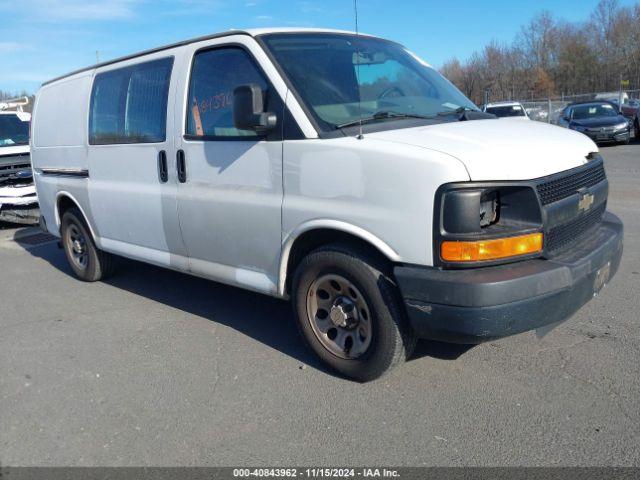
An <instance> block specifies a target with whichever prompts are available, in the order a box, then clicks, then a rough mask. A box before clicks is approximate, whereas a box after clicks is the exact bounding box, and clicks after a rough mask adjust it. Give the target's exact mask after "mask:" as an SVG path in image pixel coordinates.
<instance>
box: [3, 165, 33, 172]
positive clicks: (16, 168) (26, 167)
mask: <svg viewBox="0 0 640 480" xmlns="http://www.w3.org/2000/svg"><path fill="white" fill-rule="evenodd" d="M30 168H31V164H30V163H21V164H13V165H0V173H5V172H14V171H19V170H29V169H30Z"/></svg>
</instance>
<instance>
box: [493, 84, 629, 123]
mask: <svg viewBox="0 0 640 480" xmlns="http://www.w3.org/2000/svg"><path fill="white" fill-rule="evenodd" d="M620 96H622V100H623V103H622V105H623V107H625V108H624V111H623V113H625V114H627V115H628V116H630V117H631V116H632V112H633V107H631V108H628V109H627V108H626V105H632V104H634V102H635V101H640V89H638V90H625V91H624V92H622V95H621V94H620V92H598V93H585V94H581V95H567V96H564V95H563V96H556V97H549V98H539V99H533V100H532V99H527V100H514V101H518V102H520V103H521V104H522V106H523V107H524V109H525V110H526V112H527V114H528V115H529V118H531V120H536V121H539V122H546V123H553V124H557V123H558V119H559V118H560V115H561V114H562V111H563V110H564V109H565V107H566V106H567V105H569V104H571V103H574V102H585V101H591V100H608V101H613V102H616V103H618V102H619V98H620ZM493 101H495V100H493V99H492V102H493ZM637 115H638V113H636V116H637Z"/></svg>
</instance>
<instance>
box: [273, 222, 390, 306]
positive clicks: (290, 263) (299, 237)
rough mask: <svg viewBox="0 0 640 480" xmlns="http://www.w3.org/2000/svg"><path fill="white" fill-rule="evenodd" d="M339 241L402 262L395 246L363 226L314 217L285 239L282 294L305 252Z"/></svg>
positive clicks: (279, 293) (281, 261)
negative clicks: (392, 246) (314, 218)
mask: <svg viewBox="0 0 640 480" xmlns="http://www.w3.org/2000/svg"><path fill="white" fill-rule="evenodd" d="M338 242H340V243H346V244H352V245H356V246H359V247H361V248H362V249H364V250H366V251H368V252H369V253H370V254H371V255H373V256H376V257H378V258H380V259H381V260H383V261H385V262H395V263H399V262H402V258H401V257H400V255H399V254H398V253H397V252H396V251H395V250H394V249H393V248H391V246H389V245H388V244H387V243H386V242H384V241H383V240H382V239H380V238H379V237H377V236H376V235H374V234H372V233H371V232H369V231H367V230H365V229H363V228H361V227H358V226H356V225H352V224H350V223H346V222H341V221H337V220H313V221H310V222H307V223H304V224H302V225H300V226H299V227H298V228H296V229H295V230H293V231H292V232H291V233H290V234H289V236H288V237H287V238H286V240H285V241H284V244H283V248H282V255H281V257H280V270H279V275H278V295H279V296H282V297H286V296H288V294H289V290H290V285H291V279H292V278H293V274H294V272H295V270H296V268H297V266H298V264H299V263H300V261H301V260H302V259H303V258H304V257H305V255H307V254H308V253H310V252H311V251H313V250H315V249H317V248H320V247H322V246H323V245H329V244H332V243H338Z"/></svg>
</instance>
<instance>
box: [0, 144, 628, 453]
mask: <svg viewBox="0 0 640 480" xmlns="http://www.w3.org/2000/svg"><path fill="white" fill-rule="evenodd" d="M603 153H604V155H605V158H606V162H607V170H608V174H609V177H610V181H611V200H610V209H611V210H612V211H613V212H615V213H616V214H618V215H619V216H620V217H621V218H622V219H623V221H624V222H625V228H626V234H625V235H626V236H625V242H626V243H625V254H624V259H623V263H622V266H621V268H620V271H619V272H618V275H617V276H616V278H615V279H614V280H613V282H612V283H611V284H610V285H609V286H608V287H607V288H606V289H605V290H604V291H603V293H602V294H601V295H600V296H598V297H597V298H595V299H594V300H593V301H592V302H590V303H589V304H588V305H587V306H586V307H585V308H583V309H582V310H581V311H580V312H579V313H578V314H577V315H575V316H574V317H573V318H572V319H571V320H569V321H568V322H566V323H564V324H562V325H561V326H559V327H558V328H556V329H555V330H554V331H552V332H551V333H550V334H548V335H547V336H545V337H544V338H541V339H540V338H538V337H537V336H536V335H535V333H527V334H522V335H519V336H516V337H513V338H508V339H504V340H500V341H497V342H493V343H489V344H485V345H481V346H477V347H473V348H469V347H460V346H449V345H445V344H439V343H435V342H421V343H420V345H419V347H418V351H417V353H416V355H415V356H414V358H413V359H412V360H411V361H410V362H408V363H407V364H406V365H404V366H402V367H400V368H399V369H397V370H396V371H394V372H393V373H392V374H391V375H389V376H387V377H385V378H384V379H382V380H380V381H378V382H374V383H370V384H366V385H360V384H356V383H352V382H349V381H345V380H343V379H340V378H338V377H336V376H334V375H333V374H332V373H330V372H328V371H326V370H325V369H324V368H323V367H322V366H321V365H319V363H318V362H317V361H316V360H315V359H314V357H313V356H312V355H311V354H310V353H309V352H308V351H307V350H306V349H305V348H304V347H303V346H302V345H301V342H300V340H299V338H298V336H297V333H296V331H295V329H294V327H293V325H292V323H291V313H290V308H289V306H288V304H286V303H283V302H280V301H278V300H274V299H271V298H267V297H262V296H258V295H255V294H252V293H249V292H245V291H242V290H239V289H235V288H231V287H226V286H223V285H219V284H215V283H211V282H207V281H204V280H200V279H197V278H192V277H189V276H186V275H182V274H179V273H174V272H170V271H165V270H161V269H158V268H155V267H152V266H147V265H143V264H140V263H136V262H131V261H122V262H121V265H120V268H119V274H118V275H117V276H116V277H114V278H113V279H110V280H109V281H108V282H106V283H97V284H83V283H80V282H78V281H76V280H75V279H74V278H73V277H72V276H71V272H70V269H69V267H68V266H67V264H66V261H65V258H64V255H63V253H62V251H60V250H58V249H57V247H56V245H55V243H48V244H45V245H41V246H37V247H30V246H28V245H25V244H24V243H22V244H21V243H20V242H22V241H18V242H16V241H14V240H13V238H14V236H15V235H16V234H21V235H28V234H30V233H31V232H30V231H25V230H22V229H15V228H12V227H10V226H7V225H4V226H3V227H2V228H0V301H1V304H2V310H1V312H0V332H1V334H0V368H1V370H0V371H1V376H0V464H2V465H5V466H6V465H12V466H19V465H30V466H35V465H38V466H49V465H60V466H61V465H83V466H122V465H138V466H144V465H150V466H151V465H153V466H169V465H185V466H186V465H207V466H237V465H252V466H264V465H271V466H274V465H278V466H282V465H325V466H344V465H354V466H371V465H393V466H422V465H429V466H431V465H438V466H448V465H582V466H584V465H634V466H639V465H640V442H639V439H640V399H639V395H638V394H639V390H640V389H639V385H640V376H639V375H638V364H639V361H640V325H639V320H638V311H639V310H640V302H639V300H638V298H639V292H640V288H639V285H640V215H639V214H638V211H639V210H640V189H639V188H638V185H639V183H640V144H635V145H629V146H620V147H607V148H603Z"/></svg>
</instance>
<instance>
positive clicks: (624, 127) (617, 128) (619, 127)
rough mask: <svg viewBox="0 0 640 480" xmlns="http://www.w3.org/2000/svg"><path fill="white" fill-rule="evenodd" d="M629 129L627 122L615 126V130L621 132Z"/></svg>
mask: <svg viewBox="0 0 640 480" xmlns="http://www.w3.org/2000/svg"><path fill="white" fill-rule="evenodd" d="M627 128H629V122H624V123H621V124H620V125H616V130H622V129H625V130H626V129H627Z"/></svg>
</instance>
